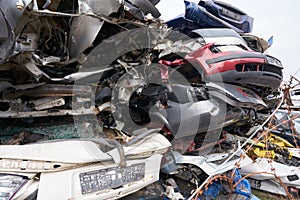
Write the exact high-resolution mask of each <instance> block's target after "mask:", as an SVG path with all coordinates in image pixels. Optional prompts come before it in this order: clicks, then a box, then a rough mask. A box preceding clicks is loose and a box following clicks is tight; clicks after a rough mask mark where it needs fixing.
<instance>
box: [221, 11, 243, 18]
mask: <svg viewBox="0 0 300 200" xmlns="http://www.w3.org/2000/svg"><path fill="white" fill-rule="evenodd" d="M221 13H222V15H224V16H226V17H229V18H231V19H235V20H237V21H241V19H242V17H241V16H240V15H239V14H237V13H234V12H232V11H230V10H228V9H226V8H222V11H221Z"/></svg>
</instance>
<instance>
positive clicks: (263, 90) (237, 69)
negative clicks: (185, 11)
mask: <svg viewBox="0 0 300 200" xmlns="http://www.w3.org/2000/svg"><path fill="white" fill-rule="evenodd" d="M193 33H196V35H197V36H198V37H199V36H200V37H201V38H202V39H203V42H204V43H205V45H204V46H202V47H201V48H199V49H198V50H195V51H193V52H192V53H189V54H187V55H186V56H185V57H184V59H181V60H180V61H181V62H178V61H179V60H176V62H175V61H174V62H168V61H165V62H164V61H162V62H161V63H163V64H166V65H175V66H176V65H181V67H180V68H177V69H179V71H180V72H181V73H183V74H184V75H185V76H186V77H187V78H188V79H189V80H190V81H191V82H195V81H199V78H198V80H197V77H196V76H195V74H196V71H199V72H200V73H201V74H202V77H201V80H202V81H204V82H225V83H231V84H235V85H241V86H244V87H248V88H250V89H252V90H253V91H255V92H256V93H258V94H260V95H261V96H266V95H268V94H270V93H271V92H272V91H274V90H277V88H278V87H279V85H280V83H281V81H282V69H283V67H282V64H281V62H280V61H279V60H278V59H276V58H274V57H272V56H269V55H266V54H264V53H261V52H257V51H253V50H252V49H250V48H249V47H248V46H247V43H246V42H245V40H244V39H243V38H241V36H240V35H238V34H237V33H236V32H234V31H233V30H229V29H199V30H195V31H193ZM176 63H177V64H176ZM178 63H180V64H178ZM183 63H185V64H183ZM199 72H197V76H198V77H199Z"/></svg>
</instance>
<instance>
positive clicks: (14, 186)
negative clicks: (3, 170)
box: [0, 174, 28, 200]
mask: <svg viewBox="0 0 300 200" xmlns="http://www.w3.org/2000/svg"><path fill="white" fill-rule="evenodd" d="M27 181H28V179H27V178H26V177H24V176H18V175H9V174H0V199H1V200H6V199H12V198H13V197H14V196H15V194H16V193H17V192H18V191H19V190H20V189H21V188H22V187H23V186H24V185H25V183H26V182H27Z"/></svg>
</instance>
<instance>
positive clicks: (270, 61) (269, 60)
mask: <svg viewBox="0 0 300 200" xmlns="http://www.w3.org/2000/svg"><path fill="white" fill-rule="evenodd" d="M267 63H268V64H271V65H275V66H280V67H282V64H281V62H280V60H278V59H276V58H274V57H271V56H267Z"/></svg>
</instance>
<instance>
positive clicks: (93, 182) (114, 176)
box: [79, 163, 145, 194]
mask: <svg viewBox="0 0 300 200" xmlns="http://www.w3.org/2000/svg"><path fill="white" fill-rule="evenodd" d="M144 177H145V163H138V164H133V165H131V166H127V167H123V168H121V167H114V168H108V169H101V170H95V171H90V172H84V173H80V174H79V179H80V185H81V193H82V194H88V193H93V192H97V191H101V190H104V189H111V188H117V187H120V186H122V185H124V184H128V183H132V182H135V181H139V180H142V179H144Z"/></svg>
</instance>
